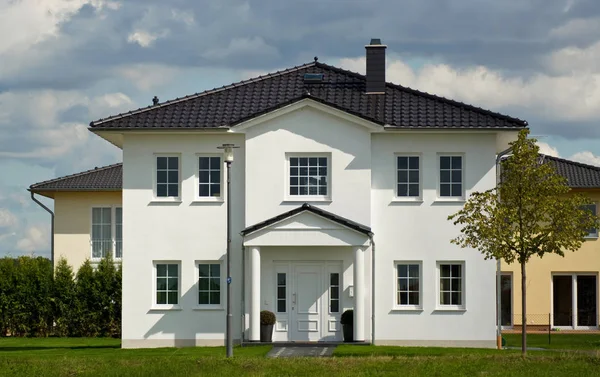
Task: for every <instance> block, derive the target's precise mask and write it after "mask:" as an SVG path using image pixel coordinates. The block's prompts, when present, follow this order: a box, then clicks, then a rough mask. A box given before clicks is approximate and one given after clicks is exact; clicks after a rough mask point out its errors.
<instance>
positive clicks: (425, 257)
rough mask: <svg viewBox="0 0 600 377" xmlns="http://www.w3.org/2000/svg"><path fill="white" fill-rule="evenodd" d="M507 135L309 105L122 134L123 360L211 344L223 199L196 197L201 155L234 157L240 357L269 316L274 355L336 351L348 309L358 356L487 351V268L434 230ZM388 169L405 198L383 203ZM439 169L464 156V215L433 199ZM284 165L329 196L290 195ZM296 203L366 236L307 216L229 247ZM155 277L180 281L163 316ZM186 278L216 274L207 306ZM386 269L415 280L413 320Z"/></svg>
mask: <svg viewBox="0 0 600 377" xmlns="http://www.w3.org/2000/svg"><path fill="white" fill-rule="evenodd" d="M507 135H508V133H507V132H504V133H503V132H498V133H496V132H493V131H479V132H477V131H453V132H448V131H447V132H444V131H442V130H431V131H427V132H418V131H410V132H409V131H406V132H394V131H384V129H383V127H381V126H379V125H375V124H371V123H369V122H366V121H364V120H360V119H359V118H356V117H353V116H351V115H348V114H345V113H343V112H341V111H338V110H335V109H332V108H328V107H327V106H325V105H321V104H318V103H316V102H313V101H310V100H304V101H301V102H298V103H295V104H293V105H290V106H287V107H284V108H283V109H280V110H276V111H275V112H272V113H269V114H267V115H264V116H261V117H258V118H254V119H252V120H250V121H248V122H246V123H243V124H241V125H239V126H235V127H233V128H232V129H231V130H230V131H228V132H225V131H223V132H216V131H215V132H212V133H209V132H187V133H182V132H174V131H173V132H162V133H154V134H152V133H142V132H129V133H124V134H123V234H124V235H123V245H124V247H123V248H124V250H126V251H127V252H126V253H124V255H123V262H122V263H123V343H122V344H123V347H126V348H135V347H164V346H192V345H222V344H223V343H224V330H225V310H224V308H225V294H224V292H225V285H226V280H225V256H226V220H227V212H226V202H227V200H228V198H226V197H224V198H222V200H215V199H212V200H206V199H204V200H203V199H202V198H200V197H198V156H201V155H215V156H218V155H219V154H218V153H219V151H218V150H217V149H216V147H217V146H219V145H221V144H223V143H235V144H236V145H237V146H239V147H240V148H239V149H236V150H235V161H234V162H233V165H232V174H231V181H232V197H231V204H232V219H231V221H232V222H231V223H232V243H231V250H232V260H231V262H232V275H231V276H232V283H231V284H232V288H233V297H232V298H233V313H234V317H233V318H234V330H233V334H234V339H235V340H236V341H237V342H239V341H255V340H258V336H259V329H258V328H257V326H259V322H258V319H257V315H258V312H259V311H260V310H271V311H274V312H276V317H277V324H276V325H275V331H274V335H273V340H274V341H341V340H342V333H341V326H340V324H339V318H340V315H341V313H342V312H343V311H344V310H345V309H354V310H355V319H356V320H357V321H356V322H355V325H354V335H355V339H357V340H360V341H367V342H373V343H375V344H398V345H440V346H445V345H460V346H477V347H494V346H495V299H494V289H495V288H494V287H495V264H494V262H493V261H484V260H483V257H482V256H481V255H480V254H479V253H478V252H476V251H473V250H467V249H460V248H459V247H457V246H455V245H452V244H450V239H451V238H453V237H455V236H456V235H457V234H458V228H457V227H455V226H453V225H452V224H451V222H449V221H448V220H447V217H448V215H450V214H452V213H454V212H456V211H457V210H459V209H460V208H461V206H462V205H463V203H464V198H466V197H467V196H468V194H469V193H470V192H472V191H481V190H486V189H489V188H492V187H493V186H494V185H495V165H494V162H495V154H496V152H497V150H498V149H499V148H502V147H506V146H505V143H506V142H507V141H510V137H507ZM399 154H400V155H401V154H410V155H413V156H419V158H420V169H419V175H420V183H421V187H422V190H421V191H422V194H421V195H420V197H419V198H417V199H415V198H410V200H406V199H404V200H403V199H399V198H397V197H396V195H395V187H396V174H397V171H396V156H397V155H399ZM440 154H452V155H460V156H462V174H463V183H464V188H465V197H464V198H462V200H456V199H454V198H453V199H450V200H442V199H440V197H439V192H438V190H439V189H438V187H439V181H438V180H439V175H440V173H439V157H440ZM163 155H164V156H177V157H179V171H180V186H179V189H180V193H179V198H178V199H176V200H175V199H171V198H169V200H164V199H163V200H157V199H156V197H155V185H156V156H163ZM290 157H321V158H327V169H328V172H327V182H328V186H327V189H328V190H327V191H328V192H327V195H325V196H324V197H312V198H306V197H293V196H290V195H289V193H290V189H289V169H290V167H289V165H288V164H289V159H290ZM224 170H225V169H224V167H223V168H222V169H221V171H222V172H223V171H224ZM223 173H224V172H223ZM222 178H223V179H222V180H221V182H222V183H223V184H222V188H221V190H222V192H224V191H225V184H224V181H225V180H224V177H223V176H222ZM305 202H308V203H309V204H310V205H311V206H313V207H317V208H320V209H323V210H326V211H327V212H329V213H332V214H335V215H336V216H339V217H341V218H345V219H347V220H351V221H352V222H355V223H358V224H360V225H361V226H363V227H369V228H370V231H371V233H370V234H367V233H364V232H363V233H361V231H357V230H356V229H353V228H352V227H351V226H347V225H344V224H342V223H340V222H337V221H336V220H332V219H330V218H325V217H323V216H319V215H318V214H315V213H312V212H309V211H305V212H300V213H297V214H295V215H293V216H290V217H288V218H285V219H280V220H277V221H273V222H272V223H270V224H268V225H265V226H264V227H261V228H260V229H258V230H255V231H252V232H249V233H247V234H246V235H245V236H242V235H241V234H240V232H241V231H242V230H243V229H244V228H247V227H250V226H252V225H255V224H257V223H261V222H264V221H265V220H268V219H270V218H273V217H275V216H278V215H281V214H282V213H285V212H287V211H290V210H293V209H295V208H298V207H299V206H301V205H302V204H303V203H305ZM161 263H162V264H175V265H177V266H179V267H178V280H177V285H178V289H177V295H178V300H177V304H176V305H156V302H155V301H156V284H157V283H156V280H157V275H156V274H157V272H156V271H157V267H156V265H157V264H161ZM198 263H207V264H219V265H220V266H221V270H220V271H221V273H220V282H221V293H220V294H221V299H220V305H204V306H202V305H199V304H198V300H199V298H198V297H199V296H198V295H199V290H198V289H199V288H198V286H199V283H198V268H199V267H198ZM397 263H407V264H412V265H418V266H419V289H418V291H419V304H418V305H416V306H413V307H410V308H409V307H401V306H399V305H398V303H397V297H398V295H397V291H396V290H397V287H398V276H397V275H396V274H397V267H396V264H397ZM444 263H452V264H455V265H460V266H462V267H461V268H462V271H461V278H462V280H461V281H460V283H459V284H460V290H461V298H462V300H461V303H460V305H453V306H443V305H440V276H439V274H440V267H439V264H444ZM373 271H374V275H373V274H372V272H373ZM281 274H284V275H285V277H284V275H281ZM373 277H375V278H373ZM373 282H374V283H375V285H374V286H373ZM278 292H279V293H278ZM334 292H339V298H336V297H334V296H338V295H337V294H336V293H334ZM278 301H280V303H278ZM283 302H285V304H284V303H283ZM278 305H280V306H278ZM332 308H333V309H332ZM279 309H283V310H279ZM373 309H374V311H373ZM303 310H304V311H303ZM373 324H374V327H373Z"/></svg>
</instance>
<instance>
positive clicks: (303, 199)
mask: <svg viewBox="0 0 600 377" xmlns="http://www.w3.org/2000/svg"><path fill="white" fill-rule="evenodd" d="M332 201H333V200H331V198H330V197H322V196H287V197H285V198H284V199H283V202H284V203H309V202H319V203H331V202H332Z"/></svg>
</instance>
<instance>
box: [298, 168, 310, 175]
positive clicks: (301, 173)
mask: <svg viewBox="0 0 600 377" xmlns="http://www.w3.org/2000/svg"><path fill="white" fill-rule="evenodd" d="M299 172H300V174H299V175H300V176H307V175H308V168H300V170H299Z"/></svg>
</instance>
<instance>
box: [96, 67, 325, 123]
mask: <svg viewBox="0 0 600 377" xmlns="http://www.w3.org/2000/svg"><path fill="white" fill-rule="evenodd" d="M316 64H318V63H317V62H314V61H313V62H310V63H305V64H302V65H298V66H294V67H292V68H286V69H284V70H281V71H275V72H269V73H267V74H266V75H262V76H261V75H259V76H258V77H253V78H250V79H247V80H241V81H237V82H234V83H231V84H228V85H223V86H221V87H217V88H212V89H207V90H204V91H202V92H197V93H194V94H189V95H186V96H183V97H178V98H175V99H172V100H168V101H165V102H163V103H159V104H156V105H149V106H146V107H140V108H138V109H136V110H131V111H128V112H126V113H119V114H117V115H112V116H109V117H106V118H100V119H98V120H96V121H92V122H90V127H94V126H97V125H100V124H102V123H105V122H108V121H112V120H115V119H122V118H126V117H128V116H131V115H136V114H140V113H143V112H145V111H150V110H154V109H160V108H163V107H165V106H169V105H173V104H176V103H179V102H183V101H187V100H190V99H195V98H199V97H203V96H205V95H209V94H214V93H219V92H223V91H226V90H229V89H233V88H239V87H240V86H244V85H248V84H253V83H256V82H260V81H263V80H265V79H269V78H273V77H277V76H281V75H283V74H287V73H290V72H294V71H298V70H301V69H304V68H308V67H311V66H315V65H316Z"/></svg>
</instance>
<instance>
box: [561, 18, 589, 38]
mask: <svg viewBox="0 0 600 377" xmlns="http://www.w3.org/2000/svg"><path fill="white" fill-rule="evenodd" d="M598 34H600V18H598V17H595V18H574V19H571V20H569V21H567V22H566V23H564V24H562V25H560V26H558V27H555V28H553V29H552V30H550V36H551V37H554V38H556V39H576V38H580V37H587V36H598Z"/></svg>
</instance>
